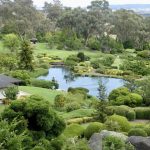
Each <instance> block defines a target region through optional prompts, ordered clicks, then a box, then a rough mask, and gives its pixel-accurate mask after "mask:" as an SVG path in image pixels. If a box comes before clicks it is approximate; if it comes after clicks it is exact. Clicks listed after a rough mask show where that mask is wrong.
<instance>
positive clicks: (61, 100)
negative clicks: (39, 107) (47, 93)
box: [54, 94, 66, 108]
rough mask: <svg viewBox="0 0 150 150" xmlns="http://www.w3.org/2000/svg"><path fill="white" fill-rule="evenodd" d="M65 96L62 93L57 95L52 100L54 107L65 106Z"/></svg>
mask: <svg viewBox="0 0 150 150" xmlns="http://www.w3.org/2000/svg"><path fill="white" fill-rule="evenodd" d="M65 101H66V98H65V96H64V95H63V94H60V95H57V96H56V97H55V100H54V106H55V107H56V108H63V107H64V106H65Z"/></svg>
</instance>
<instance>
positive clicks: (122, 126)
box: [105, 115, 130, 132]
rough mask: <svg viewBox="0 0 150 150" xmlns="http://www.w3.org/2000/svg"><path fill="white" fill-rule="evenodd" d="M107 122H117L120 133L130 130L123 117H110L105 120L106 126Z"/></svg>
mask: <svg viewBox="0 0 150 150" xmlns="http://www.w3.org/2000/svg"><path fill="white" fill-rule="evenodd" d="M108 121H112V122H114V123H116V122H117V123H118V125H119V126H120V130H121V131H122V132H128V131H129V130H130V123H129V122H128V120H127V118H125V117H122V116H119V115H112V116H110V117H108V118H107V121H106V122H105V124H107V122H108Z"/></svg>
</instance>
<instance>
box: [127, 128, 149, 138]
mask: <svg viewBox="0 0 150 150" xmlns="http://www.w3.org/2000/svg"><path fill="white" fill-rule="evenodd" d="M128 136H144V137H145V136H147V133H146V132H145V131H144V130H143V129H141V128H134V129H131V130H129V132H128Z"/></svg>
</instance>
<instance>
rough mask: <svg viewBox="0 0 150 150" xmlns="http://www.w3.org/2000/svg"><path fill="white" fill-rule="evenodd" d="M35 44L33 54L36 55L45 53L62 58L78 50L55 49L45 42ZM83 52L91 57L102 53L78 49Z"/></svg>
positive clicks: (99, 55)
mask: <svg viewBox="0 0 150 150" xmlns="http://www.w3.org/2000/svg"><path fill="white" fill-rule="evenodd" d="M34 46H35V48H34V49H35V50H34V54H35V55H37V54H39V53H47V54H49V55H54V56H58V57H60V58H62V59H65V58H66V57H68V56H69V55H73V54H77V53H78V51H66V50H57V49H55V48H54V49H49V48H48V47H47V46H46V43H37V44H36V45H34ZM80 51H83V52H84V53H85V55H87V56H89V57H91V58H93V59H94V58H100V57H101V56H102V55H103V54H102V53H101V52H100V51H88V50H80Z"/></svg>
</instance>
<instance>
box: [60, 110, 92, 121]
mask: <svg viewBox="0 0 150 150" xmlns="http://www.w3.org/2000/svg"><path fill="white" fill-rule="evenodd" d="M93 113H94V110H93V109H78V110H75V111H72V112H68V113H65V112H61V113H59V115H60V116H61V117H63V118H64V119H66V120H68V119H73V118H82V117H91V116H92V114H93Z"/></svg>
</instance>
